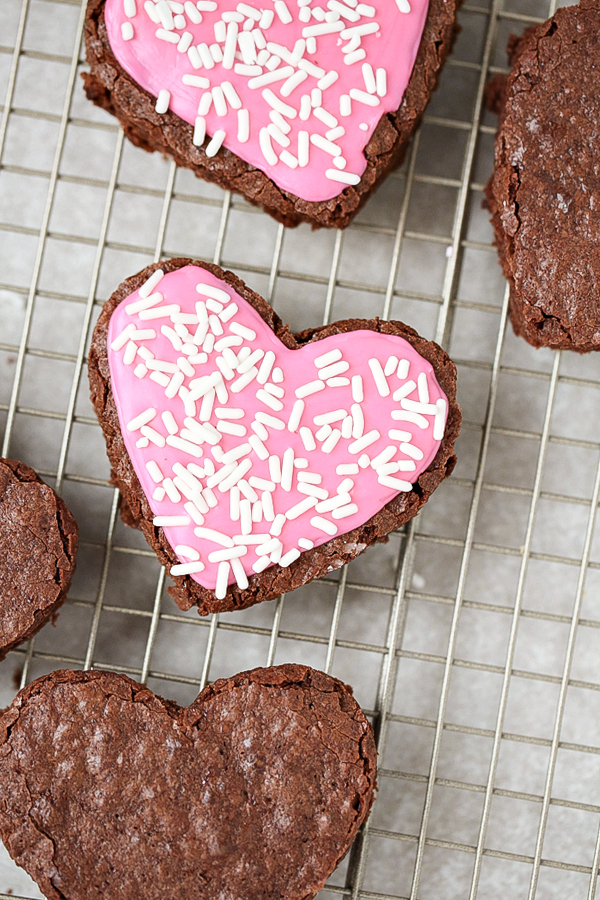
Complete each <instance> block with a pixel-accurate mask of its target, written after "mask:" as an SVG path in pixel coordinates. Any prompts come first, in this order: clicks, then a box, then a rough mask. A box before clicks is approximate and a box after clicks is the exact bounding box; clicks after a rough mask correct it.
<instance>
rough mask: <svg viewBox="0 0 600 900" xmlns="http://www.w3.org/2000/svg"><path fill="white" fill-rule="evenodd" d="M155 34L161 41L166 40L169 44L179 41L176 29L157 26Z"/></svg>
mask: <svg viewBox="0 0 600 900" xmlns="http://www.w3.org/2000/svg"><path fill="white" fill-rule="evenodd" d="M155 36H156V37H157V38H158V39H159V40H160V41H166V42H167V43H168V44H178V43H179V35H178V34H175V32H174V31H167V30H166V29H165V28H157V30H156V31H155Z"/></svg>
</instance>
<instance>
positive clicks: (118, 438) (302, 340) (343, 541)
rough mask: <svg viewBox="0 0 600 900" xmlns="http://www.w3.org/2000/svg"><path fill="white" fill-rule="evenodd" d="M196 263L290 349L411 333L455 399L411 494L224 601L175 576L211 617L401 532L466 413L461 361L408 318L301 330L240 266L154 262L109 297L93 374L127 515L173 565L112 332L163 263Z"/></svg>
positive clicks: (441, 467) (175, 264)
mask: <svg viewBox="0 0 600 900" xmlns="http://www.w3.org/2000/svg"><path fill="white" fill-rule="evenodd" d="M188 265H195V266H198V267H200V268H203V269H206V270H207V271H209V272H212V273H213V275H215V276H216V277H217V278H221V279H222V280H223V281H225V282H226V283H227V284H230V285H231V287H232V288H233V289H234V290H235V291H237V292H238V294H240V296H241V297H243V298H244V299H245V300H246V301H247V302H248V303H250V305H251V306H253V307H254V309H255V310H256V311H257V312H258V313H259V315H260V316H261V317H262V318H263V319H264V321H265V322H266V323H267V324H268V325H269V327H270V328H271V329H272V330H273V331H274V333H275V334H276V335H277V337H278V338H279V339H280V340H281V342H282V343H283V344H285V346H286V347H289V348H290V349H296V348H298V347H301V346H303V345H305V344H307V343H309V342H311V341H317V340H321V339H323V338H326V337H329V335H332V334H341V333H343V332H350V331H357V330H370V331H378V332H381V333H383V334H395V335H399V336H400V337H403V338H405V340H407V341H408V342H409V343H410V344H412V346H413V347H414V348H415V350H416V351H417V352H418V353H420V355H421V356H422V357H423V358H424V359H426V360H428V361H429V362H430V363H431V365H432V366H433V369H434V371H435V375H436V378H437V380H438V383H439V385H440V387H441V388H442V390H443V391H444V393H445V394H446V396H447V398H448V421H447V423H446V430H445V433H444V437H443V439H442V442H441V444H440V447H439V450H438V452H437V454H436V456H435V458H434V459H433V461H432V463H431V465H430V466H429V468H428V469H426V471H425V472H423V473H422V474H421V475H420V476H419V478H418V480H417V481H416V482H415V484H414V486H413V490H412V491H411V492H410V493H402V494H398V495H397V496H396V497H394V498H393V499H392V500H391V501H390V502H389V503H388V504H387V505H386V506H384V507H383V508H382V509H381V510H379V512H377V513H376V515H374V516H373V517H372V518H371V519H369V520H368V521H367V522H365V524H364V525H362V526H361V527H360V528H356V529H354V530H353V531H349V532H346V533H345V534H342V535H338V536H336V537H334V538H332V539H331V540H330V541H327V542H326V543H325V544H321V545H320V546H319V547H316V548H314V549H313V550H307V551H305V552H303V553H302V554H301V556H300V558H299V559H297V560H296V561H295V562H293V563H292V564H291V565H290V566H288V567H286V568H283V567H281V566H279V565H273V566H271V567H270V568H268V569H265V571H264V572H261V573H260V574H259V575H252V576H250V577H249V585H248V588H247V589H246V590H241V589H240V588H239V587H238V586H237V585H230V586H229V588H228V590H227V594H226V596H225V598H224V599H223V600H217V599H216V597H215V594H214V592H213V591H209V590H207V589H206V588H203V587H202V585H200V584H198V582H196V581H194V579H193V578H191V577H190V576H188V575H185V576H182V575H179V576H177V577H175V578H174V581H175V584H174V585H173V586H172V587H170V588H169V589H168V590H169V593H170V594H171V596H172V597H173V599H174V600H175V602H176V603H177V605H178V606H179V607H180V609H183V610H187V609H190V608H191V607H192V606H197V607H198V612H199V613H200V615H208V614H210V613H213V612H224V611H227V610H236V609H244V608H246V607H248V606H253V605H254V604H255V603H261V602H262V601H263V600H272V599H274V598H275V597H278V596H279V595H280V594H281V593H284V592H288V591H293V590H295V589H296V588H298V587H301V586H302V585H303V584H306V583H307V582H309V581H312V580H314V579H315V578H321V577H322V576H323V575H326V574H327V573H328V572H331V571H332V570H333V569H338V568H340V567H341V566H343V565H344V564H345V563H348V562H350V561H351V560H352V559H354V558H355V557H356V556H358V554H359V553H362V551H363V550H365V549H366V548H367V547H369V546H370V545H371V544H374V543H377V542H379V541H385V540H387V535H388V534H390V532H392V531H395V530H396V529H397V528H399V527H400V526H401V525H403V524H404V523H405V522H408V520H409V519H412V518H413V517H414V516H416V515H417V513H418V512H419V510H420V509H421V507H422V506H423V505H424V504H425V503H426V502H427V500H428V499H429V497H430V495H431V494H432V492H433V491H434V490H435V489H436V487H437V486H438V485H439V484H440V483H441V482H442V481H443V480H444V478H446V477H447V476H448V475H450V474H451V472H452V470H453V469H454V465H455V463H456V457H455V455H454V442H455V440H456V438H457V437H458V433H459V430H460V423H461V412H460V408H459V406H458V404H457V402H456V367H455V365H454V363H453V362H452V360H451V359H450V358H449V356H448V355H447V354H446V353H445V352H444V350H442V348H441V347H439V346H438V345H437V344H435V343H433V341H426V340H425V339H424V338H422V337H420V336H419V335H418V334H417V333H416V331H414V330H413V329H412V328H409V326H408V325H404V324H403V323H402V322H386V321H382V320H380V319H378V318H377V319H366V320H365V319H346V320H344V321H339V322H334V323H332V324H331V325H325V326H323V327H320V328H315V329H309V330H307V331H303V332H302V333H301V334H297V335H293V334H291V333H290V331H289V328H288V326H287V325H284V324H283V323H282V321H281V319H280V318H279V316H277V314H276V313H275V312H274V311H273V309H272V308H271V307H270V306H269V304H268V303H267V302H266V301H265V300H263V298H262V297H260V296H259V295H258V294H256V293H255V292H254V291H252V290H250V288H249V287H247V285H246V284H244V282H243V281H242V280H241V279H240V278H238V277H237V276H236V275H234V274H233V272H228V271H224V270H223V269H220V268H219V267H218V266H215V265H212V264H210V263H205V262H200V261H198V260H195V261H193V260H190V259H183V258H179V259H170V260H166V261H163V262H160V263H155V264H153V265H151V266H148V267H147V268H146V269H144V270H143V271H142V272H140V273H138V274H137V275H134V276H133V277H131V278H128V279H127V280H126V281H124V282H123V283H122V284H121V285H120V286H119V287H118V288H117V290H116V291H115V293H114V294H113V295H112V296H111V297H110V299H109V300H108V301H107V302H106V303H105V305H104V308H103V310H102V313H101V315H100V317H99V319H98V322H97V324H96V327H95V330H94V334H93V337H92V344H91V348H90V356H89V361H88V372H89V378H90V388H91V399H92V403H93V405H94V409H95V410H96V414H97V416H98V420H99V422H100V425H101V427H102V430H103V432H104V436H105V438H106V449H107V453H108V457H109V460H110V463H111V467H112V482H113V484H115V485H116V486H117V487H118V488H119V490H120V491H121V494H122V495H123V500H122V509H123V519H124V521H125V523H126V524H127V525H136V526H138V527H139V528H141V530H142V531H143V533H144V537H145V538H146V540H147V541H148V543H149V544H150V546H151V547H152V549H153V550H154V551H155V553H156V555H157V556H158V558H159V560H160V561H161V563H162V564H163V565H165V566H167V568H168V569H169V570H170V568H171V566H173V565H176V564H177V563H178V562H179V560H178V558H177V557H176V555H175V552H174V551H173V549H172V548H171V546H170V544H169V543H168V541H167V539H166V537H165V535H164V532H163V530H162V528H157V527H156V526H154V525H153V522H152V520H153V513H152V510H151V509H150V505H149V503H148V500H147V499H146V497H145V495H144V493H143V491H142V488H141V485H140V483H139V480H138V478H137V475H136V474H135V471H134V469H133V466H132V464H131V461H130V459H129V455H128V453H127V450H126V448H125V443H124V441H123V436H122V434H121V431H120V427H119V419H118V414H117V410H116V406H115V402H114V398H113V395H112V391H111V387H110V370H109V365H108V356H107V336H108V327H109V322H110V317H111V315H112V313H113V311H114V310H115V309H116V307H117V306H118V305H119V303H120V302H121V301H122V300H124V299H125V297H127V296H129V295H130V294H131V293H133V291H135V290H137V289H138V288H139V287H140V285H142V284H143V283H144V281H146V280H147V278H149V276H150V275H151V274H152V272H154V271H155V270H156V269H157V268H161V269H163V271H164V272H165V273H166V272H172V271H174V270H175V269H179V268H181V267H182V266H188ZM172 577H173V576H172Z"/></svg>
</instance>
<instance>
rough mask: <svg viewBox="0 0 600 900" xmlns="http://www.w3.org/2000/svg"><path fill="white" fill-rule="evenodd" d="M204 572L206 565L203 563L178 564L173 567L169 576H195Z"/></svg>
mask: <svg viewBox="0 0 600 900" xmlns="http://www.w3.org/2000/svg"><path fill="white" fill-rule="evenodd" d="M203 570H204V563H201V562H189V563H178V564H177V565H176V566H171V569H170V571H169V574H170V575H173V576H178V575H195V574H196V573H197V572H202V571H203Z"/></svg>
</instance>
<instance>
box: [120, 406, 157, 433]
mask: <svg viewBox="0 0 600 900" xmlns="http://www.w3.org/2000/svg"><path fill="white" fill-rule="evenodd" d="M155 417H156V410H155V409H153V408H152V407H150V408H149V409H145V410H144V412H141V413H140V414H139V415H137V416H136V417H135V418H134V419H132V420H131V421H130V422H128V423H127V430H128V431H138V430H139V429H140V428H141V427H142V425H147V424H148V422H151V421H152V419H154V418H155Z"/></svg>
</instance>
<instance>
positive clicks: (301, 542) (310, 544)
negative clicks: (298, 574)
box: [298, 538, 315, 550]
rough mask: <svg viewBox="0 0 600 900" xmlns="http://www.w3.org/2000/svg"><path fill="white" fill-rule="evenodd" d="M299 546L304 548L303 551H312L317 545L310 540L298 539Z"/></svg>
mask: <svg viewBox="0 0 600 900" xmlns="http://www.w3.org/2000/svg"><path fill="white" fill-rule="evenodd" d="M298 546H299V547H302V549H303V550H312V548H313V547H314V546H315V545H314V544H313V542H312V541H309V540H308V538H298Z"/></svg>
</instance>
